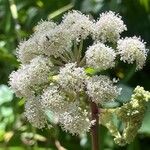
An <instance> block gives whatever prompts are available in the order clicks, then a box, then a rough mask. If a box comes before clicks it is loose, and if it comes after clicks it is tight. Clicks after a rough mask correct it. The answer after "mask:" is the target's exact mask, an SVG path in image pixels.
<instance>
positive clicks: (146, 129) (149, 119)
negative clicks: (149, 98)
mask: <svg viewBox="0 0 150 150" xmlns="http://www.w3.org/2000/svg"><path fill="white" fill-rule="evenodd" d="M139 133H141V134H148V135H150V103H148V110H147V112H146V114H145V116H144V119H143V124H142V127H141V128H140V130H139Z"/></svg>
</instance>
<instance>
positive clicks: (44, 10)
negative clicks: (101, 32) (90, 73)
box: [0, 0, 150, 150]
mask: <svg viewBox="0 0 150 150" xmlns="http://www.w3.org/2000/svg"><path fill="white" fill-rule="evenodd" d="M70 9H78V10H81V11H82V12H84V13H87V14H92V15H93V16H94V18H98V17H99V13H101V12H103V11H108V10H112V11H115V12H117V13H120V15H122V17H123V20H124V22H125V23H126V24H127V27H128V31H127V32H125V33H124V34H123V36H133V35H136V36H139V35H140V36H141V37H142V39H144V40H145V41H146V42H147V47H148V48H150V0H25V1H22V0H0V150H4V149H8V147H9V150H23V149H29V150H31V149H35V150H38V149H39V150H43V149H49V150H56V149H58V150H63V149H61V148H62V147H61V146H60V143H59V142H61V145H63V147H65V148H66V149H68V150H80V149H82V150H90V147H91V143H90V135H89V134H87V135H83V136H81V137H76V136H71V135H70V134H67V133H65V132H63V131H62V130H61V129H60V128H59V127H56V128H55V129H49V130H37V129H35V128H33V127H32V126H31V125H30V124H29V123H28V122H27V121H26V119H25V118H24V115H23V105H24V100H23V99H22V100H20V101H19V100H18V99H17V98H16V97H15V96H14V95H13V93H12V91H11V90H10V89H9V88H8V83H7V82H8V76H9V74H10V73H11V71H12V70H15V69H17V67H18V66H19V63H18V62H17V60H16V57H15V49H16V46H17V44H18V42H19V41H21V40H22V39H24V38H27V37H28V36H29V35H30V34H31V33H32V32H33V30H34V26H35V25H36V24H37V22H38V21H40V20H42V19H43V20H46V19H53V20H55V21H57V22H59V21H60V19H61V16H62V14H63V13H65V12H66V11H68V10H70ZM149 68H150V57H148V59H147V63H146V66H145V67H144V69H143V70H142V71H139V72H136V73H135V72H134V71H133V70H134V68H133V66H129V65H124V64H120V65H119V67H118V68H117V69H116V70H114V75H115V76H116V77H119V78H121V79H122V82H121V84H120V86H122V87H123V89H124V91H123V94H122V95H121V96H120V97H119V98H118V99H117V101H116V103H113V104H110V107H112V106H116V105H121V104H122V103H123V102H124V100H128V99H129V97H130V95H131V93H132V89H133V88H134V87H135V86H136V85H141V86H143V87H145V89H146V90H149V91H150V78H149V77H150V69H149ZM100 129H101V130H100V136H101V139H100V145H101V147H102V150H141V149H142V150H149V149H150V144H149V143H150V104H149V106H148V111H147V113H146V115H145V118H144V121H143V126H142V128H141V130H140V131H139V134H138V136H137V138H136V139H135V141H134V142H133V143H131V144H130V145H127V146H125V147H122V148H120V147H118V146H117V145H115V144H114V142H113V140H112V137H111V136H110V134H109V133H108V132H107V130H106V129H105V128H104V127H100ZM42 147H44V148H42Z"/></svg>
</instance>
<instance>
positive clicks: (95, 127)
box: [90, 101, 100, 150]
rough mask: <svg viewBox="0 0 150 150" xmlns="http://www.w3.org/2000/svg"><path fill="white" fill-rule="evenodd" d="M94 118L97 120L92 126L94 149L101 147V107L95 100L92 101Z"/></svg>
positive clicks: (97, 149)
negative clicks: (99, 125) (99, 123)
mask: <svg viewBox="0 0 150 150" xmlns="http://www.w3.org/2000/svg"><path fill="white" fill-rule="evenodd" d="M90 106H91V112H92V120H95V123H94V125H93V126H92V127H91V137H92V150H100V149H99V136H98V122H99V109H98V107H97V105H96V104H95V103H94V102H92V101H91V102H90Z"/></svg>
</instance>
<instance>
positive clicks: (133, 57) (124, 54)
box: [117, 36, 147, 70]
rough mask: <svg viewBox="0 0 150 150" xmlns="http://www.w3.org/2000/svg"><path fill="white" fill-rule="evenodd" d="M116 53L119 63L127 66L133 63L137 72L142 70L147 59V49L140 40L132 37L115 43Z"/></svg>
mask: <svg viewBox="0 0 150 150" xmlns="http://www.w3.org/2000/svg"><path fill="white" fill-rule="evenodd" d="M117 51H118V54H119V55H120V60H121V61H123V62H127V63H129V64H133V63H134V62H135V63H136V69H137V70H140V69H142V68H143V66H144V64H145V61H146V57H147V49H146V47H145V43H144V42H143V41H142V40H141V39H140V38H138V37H136V36H134V37H126V38H125V39H120V40H119V41H118V43H117Z"/></svg>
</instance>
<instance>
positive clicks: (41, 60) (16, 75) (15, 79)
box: [9, 56, 53, 97]
mask: <svg viewBox="0 0 150 150" xmlns="http://www.w3.org/2000/svg"><path fill="white" fill-rule="evenodd" d="M52 66H53V64H52V63H51V61H50V60H49V59H48V58H45V57H43V56H38V57H36V58H34V59H33V60H32V61H31V63H30V64H28V65H22V66H21V68H20V69H18V70H17V71H16V72H15V71H14V72H12V74H11V75H10V82H9V84H10V85H11V88H12V89H13V90H14V91H15V93H16V94H17V96H18V97H30V96H32V95H34V93H35V91H34V90H35V88H38V87H39V86H40V85H41V84H44V83H47V81H48V76H49V72H50V70H51V67H52Z"/></svg>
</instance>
